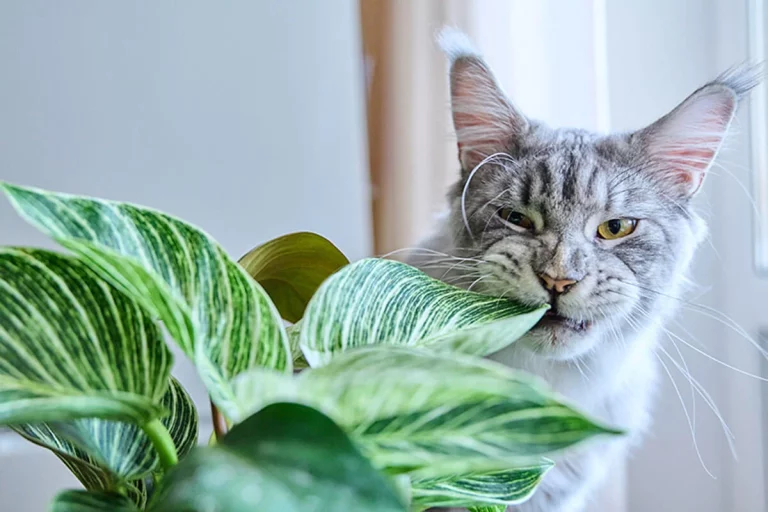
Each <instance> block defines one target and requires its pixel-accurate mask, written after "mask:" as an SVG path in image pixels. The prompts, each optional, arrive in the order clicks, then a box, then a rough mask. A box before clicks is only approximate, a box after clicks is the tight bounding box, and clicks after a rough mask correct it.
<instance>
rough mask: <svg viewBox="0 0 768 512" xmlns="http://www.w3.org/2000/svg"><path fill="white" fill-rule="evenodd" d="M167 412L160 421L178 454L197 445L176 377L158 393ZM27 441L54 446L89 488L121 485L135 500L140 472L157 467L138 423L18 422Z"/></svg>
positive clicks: (141, 491) (140, 490)
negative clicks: (166, 388)
mask: <svg viewBox="0 0 768 512" xmlns="http://www.w3.org/2000/svg"><path fill="white" fill-rule="evenodd" d="M162 405H163V406H165V408H166V409H168V410H169V411H170V414H169V415H168V416H165V417H163V418H162V419H161V423H162V424H163V426H165V428H166V429H167V430H168V432H169V434H170V436H171V438H172V439H173V443H174V445H175V446H176V451H177V453H178V456H179V458H180V459H181V458H184V457H185V456H186V455H187V453H189V451H190V450H191V449H192V448H193V447H194V446H195V445H196V444H197V436H198V425H197V410H196V409H195V405H194V403H193V402H192V399H191V398H190V397H189V395H188V394H187V392H186V391H185V390H184V388H183V387H182V386H181V384H180V383H179V382H178V381H177V380H176V379H171V385H170V386H169V387H168V391H167V392H166V394H165V396H163V400H162ZM13 428H14V430H16V431H17V432H18V433H19V434H21V435H22V436H23V437H24V438H26V439H27V440H29V441H31V442H33V443H35V444H37V445H40V446H42V447H44V448H48V449H49V450H51V451H53V452H54V453H55V454H56V455H57V456H58V457H59V458H60V459H61V460H62V462H64V464H66V466H67V467H68V468H69V469H70V470H71V471H72V473H74V475H75V476H76V477H77V478H78V480H80V482H81V483H82V484H83V486H84V487H85V488H86V489H88V490H91V491H114V490H117V489H119V488H123V487H126V488H127V489H128V490H129V492H130V496H131V498H132V499H133V500H134V501H135V503H136V505H138V506H140V507H143V506H144V504H145V501H146V492H145V491H146V489H145V487H144V485H143V479H144V477H146V476H148V475H149V474H150V473H156V472H159V471H160V461H159V459H158V456H157V452H156V451H155V449H154V447H153V446H152V444H151V443H150V441H149V439H148V438H147V435H146V434H145V433H144V432H143V431H142V430H141V429H140V428H138V427H137V426H135V425H132V424H130V423H120V422H114V421H105V420H99V419H81V420H76V421H73V422H68V423H52V424H37V425H17V426H14V427H13Z"/></svg>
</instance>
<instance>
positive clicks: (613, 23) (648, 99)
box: [0, 0, 768, 512]
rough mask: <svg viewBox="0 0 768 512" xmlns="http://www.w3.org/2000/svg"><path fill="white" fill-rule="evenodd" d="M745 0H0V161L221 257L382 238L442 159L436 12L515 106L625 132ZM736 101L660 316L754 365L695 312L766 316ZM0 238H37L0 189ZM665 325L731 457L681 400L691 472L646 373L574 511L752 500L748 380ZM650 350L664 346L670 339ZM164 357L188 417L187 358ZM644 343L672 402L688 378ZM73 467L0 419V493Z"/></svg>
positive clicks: (723, 48)
mask: <svg viewBox="0 0 768 512" xmlns="http://www.w3.org/2000/svg"><path fill="white" fill-rule="evenodd" d="M762 3H763V0H676V1H674V2H669V1H666V0H645V1H643V2H632V1H629V0H627V1H624V0H619V1H615V2H613V1H611V2H609V1H607V0H580V1H578V2H573V1H570V0H539V1H536V2H532V1H527V0H418V1H413V0H411V1H408V0H324V1H322V2H319V1H315V0H291V1H285V0H282V1H281V0H258V1H255V2H246V1H237V2H236V1H230V2H226V3H221V2H217V3H212V2H203V1H198V0H194V1H187V2H184V3H177V2H148V1H140V2H130V3H128V2H120V3H118V2H101V1H98V0H68V1H67V2H50V1H43V0H25V1H23V2H22V1H14V0H0V179H2V180H8V181H12V182H18V183H24V184H28V185H36V186H41V187H46V188H52V189H56V190H62V191H66V192H72V193H80V194H91V195H98V196H103V197H107V198H111V199H119V200H126V201H133V202H137V203H141V204H146V205H150V206H154V207H157V208H161V209H163V210H166V211H168V212H170V213H173V214H176V215H179V216H181V217H183V218H185V219H188V220H190V221H192V222H194V223H196V224H198V225H200V226H202V227H203V228H205V229H206V230H207V231H209V232H210V233H211V234H212V235H213V236H214V237H216V238H217V239H218V240H219V241H220V242H221V243H222V244H223V245H224V247H225V248H226V249H227V250H228V251H229V252H230V253H231V254H233V255H234V256H239V255H240V254H242V253H244V252H245V251H246V250H248V249H249V248H251V247H252V246H254V245H256V244H258V243H259V242H262V241H264V240H266V239H268V238H271V237H274V236H277V235H280V234H283V233H285V232H289V231H296V230H313V231H318V232H320V233H322V234H324V235H326V236H327V237H329V238H330V239H332V240H333V241H334V242H335V243H337V244H338V245H339V246H340V248H341V249H342V250H343V251H344V252H345V253H347V254H348V255H349V256H350V257H351V258H352V259H357V258H360V257H362V256H366V255H369V254H382V253H385V252H388V251H391V250H394V249H397V248H401V247H405V246H409V245H412V244H414V243H415V242H416V241H417V240H418V239H419V238H420V237H421V236H423V235H424V234H426V232H427V231H428V229H429V226H430V224H431V221H432V217H433V215H434V214H435V213H437V212H439V211H440V210H441V208H442V207H443V197H444V194H445V189H446V187H447V185H448V184H449V183H450V182H451V181H452V180H454V179H455V177H456V175H457V172H458V165H457V163H456V149H455V141H454V140H453V139H452V134H451V127H450V117H449V110H448V96H447V82H446V78H445V74H446V69H445V67H446V66H445V62H444V59H443V58H442V57H441V56H440V54H439V52H438V51H437V50H436V48H435V45H434V43H433V36H434V33H435V31H436V30H437V29H438V28H439V27H440V26H441V25H442V24H444V23H449V24H452V25H457V26H459V27H461V28H463V29H464V30H466V31H467V32H468V33H469V34H470V35H471V36H472V37H473V38H474V39H475V41H476V43H477V46H478V47H479V48H480V50H481V51H483V52H484V53H485V54H486V57H487V60H488V61H489V63H490V64H491V66H492V67H493V68H494V69H495V71H496V73H497V75H498V77H499V79H500V81H501V83H502V85H503V86H504V88H505V89H506V90H507V92H508V93H509V94H510V95H511V96H512V98H513V99H514V100H515V101H516V103H517V104H518V105H519V106H520V107H521V108H522V109H523V110H524V111H525V112H527V113H528V114H529V115H530V116H532V117H537V118H540V119H543V120H545V121H547V122H549V123H551V124H553V125H556V126H565V125H570V126H578V127H583V128H589V129H594V130H598V131H607V130H625V129H630V128H637V127H639V126H642V125H645V124H647V123H649V122H650V121H652V120H654V119H655V118H657V117H658V116H660V115H662V114H663V113H665V112H666V111H667V110H669V109H670V108H671V107H673V106H674V105H675V104H677V103H678V102H679V101H680V100H682V99H683V98H684V97H685V96H686V95H687V94H689V93H690V92H691V91H692V90H693V89H695V88H696V87H698V86H699V85H701V84H702V83H704V82H705V81H706V80H708V79H711V78H712V77H714V76H715V75H716V74H717V73H718V72H720V71H722V70H723V69H725V68H727V67H728V66H730V65H732V64H735V63H737V62H740V61H742V60H745V59H746V58H748V56H749V55H750V51H751V52H752V54H755V52H756V51H757V52H758V53H760V52H762V51H764V50H763V47H762V44H763V43H762V42H761V40H760V38H756V37H755V33H756V30H757V31H759V32H760V33H762V31H763V26H764V19H763V17H762V11H761V7H762ZM750 44H751V47H750ZM364 59H365V61H364ZM366 79H368V82H367V85H368V87H367V88H366V87H365V85H366ZM366 91H367V93H368V94H367V95H366ZM366 98H367V103H366ZM747 106H748V105H747ZM366 107H367V114H368V117H367V120H366ZM756 112H757V115H756V114H755V112H753V113H752V116H750V115H749V114H750V112H749V110H748V108H744V109H742V111H741V113H740V115H739V118H738V120H737V123H736V128H737V132H738V133H737V135H736V136H734V137H732V139H731V143H730V147H729V151H727V152H725V153H724V154H723V155H722V157H721V160H720V163H721V164H722V168H717V169H715V170H714V172H713V173H712V174H713V175H712V176H710V178H709V180H708V182H707V184H706V185H705V193H704V197H702V199H701V207H702V209H704V210H705V211H707V212H709V213H708V214H707V218H708V219H709V222H710V226H711V231H712V237H711V243H709V244H707V245H705V246H704V247H703V248H702V250H701V252H700V253H699V257H698V258H697V262H696V267H695V271H694V277H695V281H696V282H697V283H698V284H699V285H700V286H699V287H698V288H697V290H696V291H695V293H694V295H693V296H692V297H691V299H692V302H694V303H696V304H701V306H693V305H688V304H687V305H686V308H685V309H686V310H693V311H684V312H683V313H681V315H680V316H679V318H677V319H676V325H674V326H673V332H674V333H675V335H679V336H680V337H681V338H683V339H684V340H686V341H688V342H691V343H695V345H694V346H695V347H697V348H700V349H701V350H703V351H705V352H707V353H708V354H711V356H712V357H715V358H718V359H722V360H724V361H725V362H726V363H728V364H731V365H733V366H735V367H738V368H740V369H743V370H746V371H750V372H753V373H759V372H761V370H762V369H761V359H760V357H759V356H758V353H757V352H756V351H755V350H754V349H753V348H752V347H751V346H750V345H749V342H748V341H746V340H745V339H744V337H743V336H741V335H740V334H738V333H736V332H735V330H734V329H732V328H731V327H729V326H728V325H725V324H729V323H730V322H731V321H730V320H726V319H725V317H721V316H720V314H715V313H713V312H712V310H709V309H705V308H713V310H718V311H722V313H723V314H724V315H727V317H728V318H730V319H732V320H733V321H734V322H737V323H738V324H739V325H740V326H742V327H743V328H744V330H745V331H746V332H747V333H748V334H749V335H750V336H752V337H754V338H757V337H758V335H759V332H760V329H761V328H762V327H763V323H764V322H768V315H767V314H766V307H767V306H766V301H765V299H764V297H766V291H768V290H766V286H765V282H764V281H762V280H761V279H759V278H758V274H757V273H756V272H755V265H754V261H753V257H752V256H753V249H754V244H755V242H756V240H755V239H754V236H753V235H754V230H753V225H754V224H753V220H754V219H755V213H754V209H753V205H752V203H751V201H750V195H752V196H754V197H757V198H758V199H759V198H761V197H764V192H765V191H762V192H761V190H758V189H753V188H752V184H753V181H755V180H753V178H755V174H754V172H753V166H752V162H753V157H754V154H755V152H754V149H755V148H756V147H760V145H759V144H758V146H755V145H754V144H751V143H750V142H751V138H752V136H753V135H754V134H756V133H760V131H759V129H758V130H755V129H754V127H758V128H759V126H760V125H761V123H763V124H764V123H765V118H766V115H768V112H766V111H765V110H762V111H761V110H757V111H756ZM753 125H754V126H753ZM366 131H367V132H368V137H366ZM758 142H765V141H758ZM368 148H370V152H369V151H368ZM369 153H370V159H369ZM757 170H758V171H763V170H765V169H762V168H760V169H757ZM755 182H756V183H757V182H758V181H755ZM761 193H763V195H761ZM757 206H758V207H763V206H765V205H763V204H762V203H758V204H757ZM0 244H3V245H6V244H15V245H45V244H46V242H45V241H44V240H43V238H42V237H40V236H38V235H37V234H36V233H35V232H34V231H33V230H32V229H31V228H29V227H27V226H25V225H24V224H23V223H22V222H21V221H20V220H18V219H17V218H16V217H15V215H14V214H13V213H12V212H11V209H10V207H9V206H8V205H7V204H5V203H2V202H0ZM712 317H717V318H718V319H713V318H712ZM673 339H674V338H673ZM677 343H678V344H680V345H681V353H682V354H683V355H684V357H685V359H686V362H687V365H688V368H689V369H690V372H691V373H692V374H693V375H694V376H695V377H696V378H697V379H698V382H700V383H701V385H702V386H703V387H704V388H706V390H707V391H708V392H709V393H710V394H711V397H712V400H713V401H714V402H715V403H716V404H717V405H718V406H719V408H720V410H721V411H722V415H723V418H724V420H725V421H726V422H727V423H728V425H729V426H730V429H731V430H732V431H733V433H734V434H735V437H736V440H735V446H736V450H737V453H738V455H739V460H738V461H736V460H735V459H734V458H733V457H732V456H731V454H730V451H729V449H728V443H727V442H726V436H725V434H724V433H723V430H722V428H721V424H720V421H719V420H718V419H717V418H716V417H715V415H714V414H713V413H712V412H711V411H710V410H709V409H708V407H707V406H706V405H705V404H704V402H703V401H702V399H701V397H700V396H696V409H695V410H696V420H695V433H696V440H697V444H698V447H699V449H700V452H701V455H702V459H703V460H704V462H705V463H706V466H707V467H708V469H709V470H710V471H711V472H712V473H713V474H714V475H715V476H716V477H717V479H713V478H711V477H710V476H709V475H708V474H707V472H706V471H705V470H704V469H703V467H702V463H701V462H700V461H699V458H698V457H697V454H696V451H695V449H694V443H693V440H692V435H691V431H690V430H691V429H690V427H689V423H688V422H687V419H686V416H685V415H684V414H683V408H682V407H681V404H680V400H679V398H678V395H677V393H676V391H675V388H674V386H672V384H671V383H670V380H669V379H667V376H666V375H662V377H663V381H664V384H663V387H662V389H661V392H660V394H659V402H658V405H657V411H656V423H655V425H654V427H653V430H652V432H651V433H650V435H649V438H648V440H647V442H646V443H645V445H644V446H643V447H642V448H641V449H640V450H638V451H637V452H636V453H635V455H634V456H633V457H632V459H631V460H630V461H628V462H627V463H626V464H623V465H620V466H619V467H616V468H614V470H613V476H612V478H611V480H610V482H609V483H608V484H607V486H606V489H605V490H604V492H603V493H602V494H601V496H600V500H599V501H598V502H596V503H595V504H594V505H593V507H592V508H591V509H590V510H592V511H594V512H623V511H630V512H650V511H653V512H657V511H658V512H666V511H670V512H671V511H683V510H686V511H687V510H697V511H704V512H721V511H729V512H730V511H734V512H742V511H743V512H759V511H765V510H767V509H766V506H765V495H764V493H765V489H764V487H765V473H764V463H765V457H764V454H765V452H764V446H763V430H764V422H763V420H762V418H763V413H762V410H763V408H762V402H761V400H762V395H763V393H764V392H765V389H766V388H765V385H761V384H760V383H758V382H757V381H755V380H754V379H750V378H748V377H744V376H742V375H740V374H738V373H737V372H735V371H734V370H729V369H726V368H724V367H723V366H722V365H719V364H716V363H714V362H713V361H712V360H710V359H708V358H707V357H705V356H702V355H701V354H699V353H697V352H696V351H695V350H692V349H688V348H686V347H685V346H683V345H682V343H681V342H680V341H677ZM665 347H666V348H667V349H668V351H669V352H670V354H671V355H672V356H673V357H675V358H676V359H678V360H679V358H680V356H679V355H678V353H677V352H676V350H674V348H673V346H672V344H671V342H669V343H666V344H665ZM660 357H666V356H660ZM177 360H178V361H179V363H178V364H179V367H178V369H177V373H179V374H180V375H181V377H182V380H183V381H185V383H186V384H187V385H190V386H192V391H193V394H194V396H195V399H196V400H197V401H198V403H199V404H200V405H201V410H203V411H205V410H206V408H205V395H204V393H203V391H202V389H201V388H200V387H199V386H195V378H194V376H193V375H192V372H191V370H190V368H189V365H187V364H185V363H184V360H183V358H182V357H178V358H177ZM665 360H666V361H667V365H668V366H669V367H670V373H671V374H672V375H673V376H674V377H675V378H676V379H677V382H678V388H679V390H680V392H681V395H682V398H683V400H684V401H685V404H686V407H687V409H688V410H689V412H692V411H693V409H692V406H693V402H692V398H691V397H692V394H691V389H690V387H689V386H688V384H687V382H686V381H685V379H683V378H681V375H680V372H679V371H678V370H677V369H676V368H675V366H674V364H673V363H671V361H669V360H667V359H665ZM202 423H203V424H204V425H205V424H207V421H206V418H203V419H202ZM202 435H203V436H206V435H207V433H206V432H203V434H202ZM71 485H74V482H73V481H72V479H71V478H70V477H69V476H68V475H67V472H66V470H65V469H64V467H63V466H62V465H61V464H60V463H59V462H58V461H57V460H56V459H55V457H53V456H52V455H50V454H48V453H46V452H43V451H40V450H37V449H35V448H32V447H30V446H28V445H26V444H24V443H22V442H20V441H19V440H18V439H17V438H16V437H14V436H13V435H11V434H9V433H3V432H0V496H2V497H3V504H2V506H0V509H2V510H6V509H7V510H13V511H30V512H35V511H41V510H45V504H46V503H47V502H48V501H49V499H50V497H51V496H52V495H53V494H54V493H55V492H56V491H57V490H58V489H60V488H62V487H64V486H71Z"/></svg>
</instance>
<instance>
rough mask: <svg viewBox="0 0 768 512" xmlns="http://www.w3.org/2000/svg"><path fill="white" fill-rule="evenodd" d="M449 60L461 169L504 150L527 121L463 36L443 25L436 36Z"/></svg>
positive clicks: (525, 125) (526, 124) (452, 106)
mask: <svg viewBox="0 0 768 512" xmlns="http://www.w3.org/2000/svg"><path fill="white" fill-rule="evenodd" d="M438 42H439V44H440V47H441V48H442V49H443V52H445V54H446V56H447V57H448V59H449V61H450V85H451V111H452V113H453V126H454V128H455V130H456V138H457V140H458V146H459V161H460V162H461V166H462V169H463V170H464V171H465V172H469V171H471V170H472V169H473V168H474V167H475V166H476V165H478V164H479V163H480V162H482V160H483V159H484V158H486V157H488V156H490V155H492V154H494V153H499V152H502V153H504V152H508V151H509V150H510V146H511V145H514V140H515V138H516V137H519V136H520V135H521V134H523V133H525V131H526V130H527V129H528V121H527V120H526V118H525V116H523V115H522V114H521V113H520V112H519V111H518V110H517V109H516V108H515V107H514V105H512V103H511V102H510V101H509V100H508V99H507V97H506V95H505V94H504V92H503V91H502V90H501V87H499V85H498V84H497V83H496V79H495V77H494V76H493V73H492V72H491V70H490V68H489V67H488V65H487V64H486V63H485V61H484V60H483V58H482V57H481V56H480V54H479V53H478V52H477V50H475V48H474V47H473V46H472V43H471V42H470V41H469V39H468V38H467V36H466V35H464V34H463V33H461V32H459V31H458V30H456V29H453V28H444V29H443V30H441V31H440V34H439V36H438Z"/></svg>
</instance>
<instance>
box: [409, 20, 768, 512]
mask: <svg viewBox="0 0 768 512" xmlns="http://www.w3.org/2000/svg"><path fill="white" fill-rule="evenodd" d="M441 45H442V47H443V49H444V50H445V52H446V53H447V55H448V57H449V58H450V61H451V71H450V85H451V100H452V111H453V122H454V126H455V130H456V135H457V139H458V150H459V151H458V155H459V161H460V163H461V176H460V178H459V180H458V182H457V183H456V184H455V186H454V187H453V189H452V190H451V192H450V194H449V208H450V209H449V211H448V212H447V214H446V215H445V216H444V217H443V218H442V220H441V221H440V223H439V224H438V226H437V229H436V231H435V232H434V234H433V235H432V236H431V237H429V238H428V239H427V240H425V241H424V242H423V244H422V245H421V247H422V248H423V250H419V251H414V253H413V254H412V255H411V256H410V257H409V263H411V264H413V265H415V266H418V267H421V268H422V269H424V270H425V271H426V272H428V273H430V274H431V275H432V276H434V277H436V278H439V279H443V280H445V281H447V282H452V283H456V284H463V285H465V286H467V285H470V283H472V285H473V289H475V290H476V291H482V292H483V293H487V294H496V295H500V296H507V297H511V298H514V299H516V300H518V301H522V302H524V303H527V304H532V305H538V304H543V303H548V304H550V305H551V306H552V307H551V309H550V310H549V312H548V313H547V315H546V316H545V318H544V319H543V320H542V321H541V322H539V323H538V324H537V326H536V327H534V328H533V330H531V331H530V332H529V333H528V334H527V335H526V336H524V337H523V338H522V339H520V340H519V341H517V342H516V343H514V344H513V345H512V346H510V347H509V348H508V349H505V350H503V351H502V352H500V353H498V354H495V355H494V356H492V357H493V359H496V360H498V361H501V362H503V363H505V364H507V365H509V366H512V367H516V368H520V369H523V370H525V371H527V372H531V373H533V374H536V375H539V376H540V377H542V378H543V379H545V380H546V381H547V382H548V383H549V384H550V385H551V386H552V387H553V388H554V389H555V390H557V391H558V392H559V393H561V394H562V395H564V396H565V397H566V398H567V399H569V400H570V401H571V402H572V403H573V404H574V405H575V406H577V407H578V408H579V409H581V410H583V411H586V412H587V413H589V414H591V415H593V416H595V417H597V418H599V419H602V420H603V421H605V422H606V423H608V424H610V425H616V426H619V427H621V428H624V429H626V430H627V431H628V432H629V433H630V434H629V435H628V436H626V437H624V438H622V439H619V440H607V441H601V442H597V443H593V444H588V445H585V446H583V447H580V448H577V449H576V450H575V451H572V452H568V453H567V455H565V456H563V457H561V458H560V459H559V460H557V461H556V462H557V464H556V466H555V468H554V469H553V470H552V471H551V472H550V473H549V474H548V475H547V476H546V478H545V480H544V482H543V485H542V486H541V488H540V489H539V491H538V492H537V493H536V494H535V495H534V497H533V498H532V499H531V500H529V501H528V502H526V503H524V504H522V505H519V506H516V507H513V508H514V510H516V511H520V512H542V511H546V512H578V511H581V510H584V508H585V506H586V504H587V503H588V500H589V499H590V496H591V495H592V494H593V492H594V491H595V489H596V488H597V487H598V486H599V484H600V483H601V481H602V480H603V479H604V476H605V473H606V471H607V470H609V469H610V464H611V463H612V462H614V461H616V460H617V459H618V458H620V457H622V456H623V455H624V454H625V453H626V450H627V448H628V447H629V446H630V445H632V444H633V443H636V442H637V440H638V437H639V436H640V434H641V433H642V432H643V431H644V430H645V429H646V428H647V427H648V424H649V421H650V412H649V411H650V407H651V399H652V394H653V390H654V387H655V383H656V376H657V368H656V359H655V354H654V350H655V347H656V344H657V338H658V336H659V332H660V328H661V326H662V324H663V323H664V322H665V320H666V319H667V318H668V317H669V316H670V315H671V314H672V312H673V311H674V309H675V306H676V301H675V300H673V299H672V297H675V296H678V294H679V293H680V291H681V285H682V284H683V281H684V275H685V273H686V270H687V268H688V265H689V263H690V261H691V258H692V256H693V253H694V250H695V248H696V247H697V245H698V244H699V243H700V242H701V241H702V239H703V238H704V236H705V231H706V227H705V225H704V223H703V221H702V220H701V219H700V218H699V216H697V215H696V213H695V212H694V211H693V209H692V208H691V199H692V198H693V196H694V195H695V194H696V192H697V191H698V190H699V189H700V187H701V184H702V181H703V178H704V175H705V173H706V171H707V169H708V168H709V167H710V165H711V164H712V161H713V159H714V158H715V156H716V155H717V152H718V150H719V148H720V146H721V143H722V141H723V138H724V136H725V134H726V132H727V130H728V127H729V125H730V124H731V121H732V119H733V117H734V113H735V111H736V107H737V104H738V101H739V100H740V99H741V98H742V97H743V96H744V95H745V94H746V93H747V92H748V91H749V90H750V89H751V88H752V87H753V86H754V85H756V83H757V82H758V80H759V77H758V74H757V73H756V72H755V71H754V70H753V69H746V68H742V69H740V70H735V71H731V72H728V73H726V74H723V75H722V76H720V77H719V78H717V79H715V80H714V81H712V82H710V83H708V84H706V85H704V86H703V87H701V88H700V89H698V90H697V91H695V92H694V93H693V94H691V95H690V96H689V97H688V98H687V99H685V101H683V102H682V103H681V104H680V105H679V106H678V107H676V108H675V109H674V110H672V111H671V112H670V113H668V114H667V115H665V116H664V117H662V118H661V119H659V120H658V121H656V122H655V123H653V124H651V125H650V126H648V127H646V128H644V129H641V130H639V131H636V132H633V133H624V134H614V135H607V136H604V135H597V134H593V133H589V132H587V131H583V130H574V129H551V128H548V127H547V126H545V125H543V124H542V123H539V122H537V121H534V120H532V119H528V118H526V117H525V116H524V115H523V114H522V113H521V112H520V111H519V110H518V109H517V108H515V106H514V105H513V104H512V102H511V101H510V100H509V99H508V98H507V97H506V96H505V95H504V93H503V92H502V90H501V89H500V87H499V86H498V84H497V83H496V80H495V79H494V76H493V74H492V73H491V70H490V69H489V68H488V66H487V65H486V63H485V62H484V61H483V60H482V58H481V57H480V56H479V55H478V54H477V53H476V52H475V50H473V48H472V46H471V44H470V43H469V42H468V40H467V39H466V37H464V36H463V35H462V34H460V33H456V32H454V31H444V32H443V34H442V36H441ZM433 251H434V252H433ZM438 253H439V254H443V255H450V256H452V258H450V259H448V261H447V262H446V258H444V257H443V258H442V260H438V259H437V258H439V257H438V256H435V255H436V254H438ZM456 258H461V259H456Z"/></svg>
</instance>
